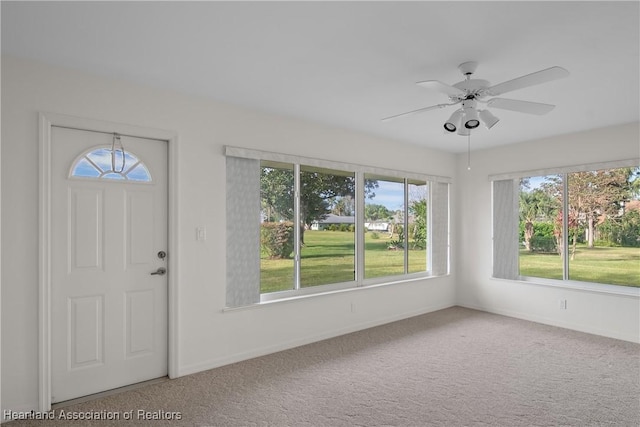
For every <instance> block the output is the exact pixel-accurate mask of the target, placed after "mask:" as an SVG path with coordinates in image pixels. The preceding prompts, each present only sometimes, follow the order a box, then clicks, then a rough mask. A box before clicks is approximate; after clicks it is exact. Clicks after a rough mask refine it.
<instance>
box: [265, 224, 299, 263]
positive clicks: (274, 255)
mask: <svg viewBox="0 0 640 427" xmlns="http://www.w3.org/2000/svg"><path fill="white" fill-rule="evenodd" d="M293 246H294V245H293V223H291V222H263V223H262V224H261V226H260V247H261V249H262V251H264V252H266V253H267V255H269V258H271V259H280V258H289V257H290V256H291V253H292V252H293Z"/></svg>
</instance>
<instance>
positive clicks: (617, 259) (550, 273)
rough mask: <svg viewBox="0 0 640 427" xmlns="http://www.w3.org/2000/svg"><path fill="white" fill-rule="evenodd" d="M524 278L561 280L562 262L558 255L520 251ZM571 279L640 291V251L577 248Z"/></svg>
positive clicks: (572, 262) (632, 249)
mask: <svg viewBox="0 0 640 427" xmlns="http://www.w3.org/2000/svg"><path fill="white" fill-rule="evenodd" d="M520 274H521V275H522V276H532V277H544V278H548V279H562V259H561V258H560V256H559V255H556V254H532V253H529V252H527V251H526V250H521V251H520ZM569 278H570V279H571V280H579V281H582V282H596V283H608V284H612V285H622V286H634V287H640V248H607V247H595V248H591V249H589V248H587V247H586V245H578V247H577V249H576V254H575V259H574V260H569Z"/></svg>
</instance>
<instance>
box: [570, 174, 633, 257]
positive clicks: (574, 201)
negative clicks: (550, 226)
mask: <svg viewBox="0 0 640 427" xmlns="http://www.w3.org/2000/svg"><path fill="white" fill-rule="evenodd" d="M632 175H633V172H632V170H631V169H629V168H621V169H607V170H598V171H588V172H575V173H571V174H569V175H568V187H569V210H570V211H574V212H575V214H576V216H577V219H578V221H582V222H584V223H586V225H587V229H588V233H587V242H588V243H587V245H588V247H590V248H592V247H593V242H594V236H595V226H596V224H597V222H598V218H599V217H601V216H604V217H605V218H606V216H608V215H611V214H617V213H618V212H619V210H620V204H619V203H620V201H621V200H625V199H627V198H629V197H630V196H631V187H630V185H629V184H630V179H631V177H632Z"/></svg>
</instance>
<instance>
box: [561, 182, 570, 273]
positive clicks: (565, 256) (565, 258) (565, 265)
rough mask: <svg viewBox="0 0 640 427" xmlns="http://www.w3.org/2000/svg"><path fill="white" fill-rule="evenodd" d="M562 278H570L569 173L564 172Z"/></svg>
mask: <svg viewBox="0 0 640 427" xmlns="http://www.w3.org/2000/svg"><path fill="white" fill-rule="evenodd" d="M562 245H563V246H564V247H563V249H562V278H563V279H564V280H569V174H566V173H565V174H562Z"/></svg>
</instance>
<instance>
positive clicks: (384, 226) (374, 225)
mask: <svg viewBox="0 0 640 427" xmlns="http://www.w3.org/2000/svg"><path fill="white" fill-rule="evenodd" d="M390 225H391V223H390V222H387V221H373V222H365V223H364V228H366V229H367V230H369V231H389V226H390Z"/></svg>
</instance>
